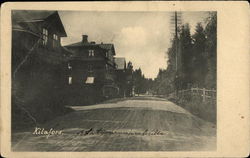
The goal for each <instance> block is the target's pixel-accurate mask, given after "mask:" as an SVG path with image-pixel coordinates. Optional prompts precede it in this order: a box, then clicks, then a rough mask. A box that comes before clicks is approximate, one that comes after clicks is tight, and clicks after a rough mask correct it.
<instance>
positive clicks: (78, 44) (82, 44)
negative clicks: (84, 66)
mask: <svg viewBox="0 0 250 158" xmlns="http://www.w3.org/2000/svg"><path fill="white" fill-rule="evenodd" d="M81 46H97V44H92V43H83V42H77V43H72V44H69V45H66V46H64V47H81Z"/></svg>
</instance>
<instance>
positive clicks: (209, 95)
mask: <svg viewBox="0 0 250 158" xmlns="http://www.w3.org/2000/svg"><path fill="white" fill-rule="evenodd" d="M187 94H191V95H193V96H201V97H202V101H203V102H205V101H206V100H208V99H212V100H216V90H208V89H205V88H190V89H186V90H179V91H178V94H177V97H182V96H184V95H187Z"/></svg>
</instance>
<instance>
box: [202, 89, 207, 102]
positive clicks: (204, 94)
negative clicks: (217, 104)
mask: <svg viewBox="0 0 250 158" xmlns="http://www.w3.org/2000/svg"><path fill="white" fill-rule="evenodd" d="M202 92H203V93H202V94H203V99H202V101H203V102H205V101H206V90H205V88H203V89H202Z"/></svg>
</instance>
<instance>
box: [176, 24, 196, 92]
mask: <svg viewBox="0 0 250 158" xmlns="http://www.w3.org/2000/svg"><path fill="white" fill-rule="evenodd" d="M179 42H180V61H181V65H180V66H179V67H180V69H179V70H178V71H179V72H178V76H179V78H178V79H179V81H180V83H178V84H180V88H182V89H185V88H187V85H188V84H190V83H191V82H192V77H191V72H192V64H191V63H192V47H193V45H192V42H193V41H192V38H191V34H190V27H189V24H185V25H182V27H181V33H180V40H179Z"/></svg>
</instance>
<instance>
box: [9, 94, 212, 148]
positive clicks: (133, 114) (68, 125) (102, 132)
mask: <svg viewBox="0 0 250 158" xmlns="http://www.w3.org/2000/svg"><path fill="white" fill-rule="evenodd" d="M72 108H73V109H75V110H76V111H75V112H72V113H70V114H68V115H65V116H62V117H58V118H57V119H55V120H53V121H51V122H48V123H46V124H45V125H41V126H40V127H38V128H41V129H42V128H44V130H47V131H49V130H50V129H51V128H53V130H57V131H60V130H61V131H62V134H58V133H57V134H54V135H50V136H49V137H48V138H47V135H43V134H37V133H36V132H35V129H30V130H29V131H27V132H19V133H14V134H13V139H12V142H13V146H12V148H13V150H14V151H192V150H201V151H207V150H215V149H216V127H215V125H214V124H212V123H209V122H206V121H204V120H201V119H199V118H197V117H195V116H193V115H192V114H190V113H189V112H187V111H186V110H185V109H183V108H181V107H180V106H177V105H175V104H174V103H172V102H169V101H167V100H165V99H159V98H156V97H136V98H130V99H125V100H122V101H113V102H107V103H103V104H98V105H92V106H77V107H72ZM34 132H35V134H32V133H34Z"/></svg>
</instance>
